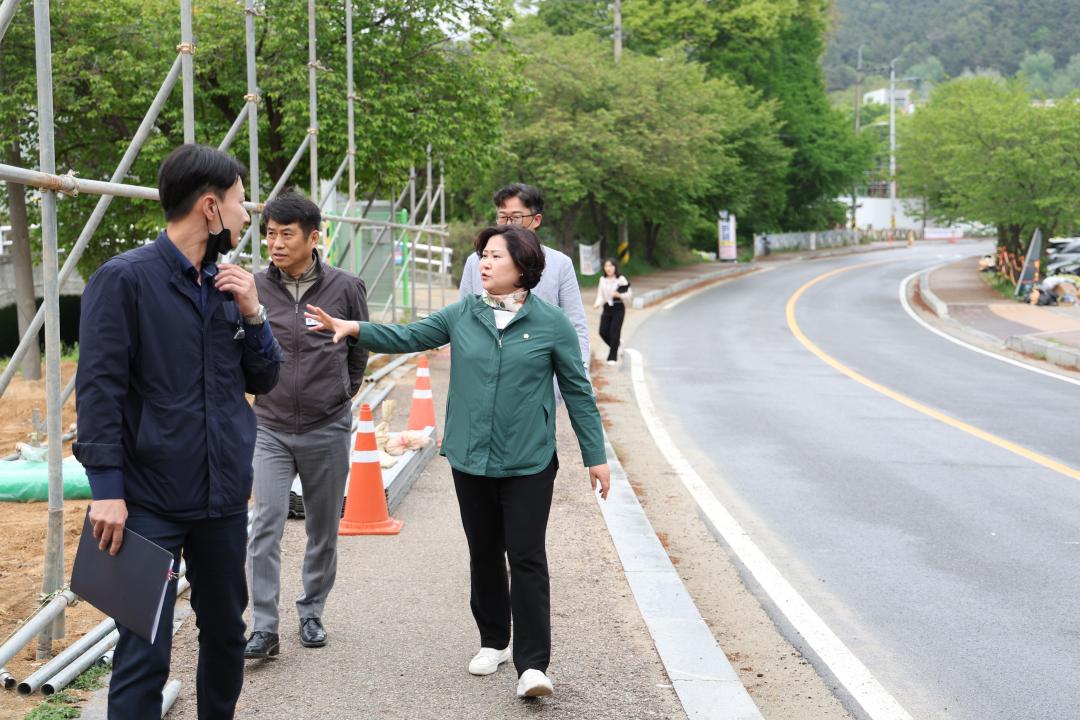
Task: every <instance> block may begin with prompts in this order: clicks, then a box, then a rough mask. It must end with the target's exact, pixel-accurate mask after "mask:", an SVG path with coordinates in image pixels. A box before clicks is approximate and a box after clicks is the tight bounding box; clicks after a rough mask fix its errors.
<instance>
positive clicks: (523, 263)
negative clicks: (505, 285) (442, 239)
mask: <svg viewBox="0 0 1080 720" xmlns="http://www.w3.org/2000/svg"><path fill="white" fill-rule="evenodd" d="M498 235H502V237H503V240H505V241H506V251H507V252H509V253H510V259H511V260H512V261H513V262H514V267H516V268H517V269H518V272H520V273H521V279H520V280H519V281H518V282H517V283H516V287H519V288H525V289H526V290H532V289H533V288H534V287H536V286H537V285H539V284H540V276H541V275H542V274H543V273H544V248H543V246H542V245H540V238H538V237H536V233H534V232H533V231H532V230H528V229H526V228H523V227H519V226H517V225H496V226H495V227H489V228H485V229H483V230H481V231H480V234H479V235H477V236H476V254H477V255H481V256H482V255H483V254H484V248H486V247H487V244H488V240H491V238H493V237H496V236H498Z"/></svg>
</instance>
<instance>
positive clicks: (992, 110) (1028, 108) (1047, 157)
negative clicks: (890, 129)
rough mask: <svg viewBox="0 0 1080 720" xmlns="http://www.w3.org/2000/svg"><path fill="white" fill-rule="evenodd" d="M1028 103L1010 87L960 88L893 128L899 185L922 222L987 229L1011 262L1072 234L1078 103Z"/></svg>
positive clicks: (974, 83) (990, 83)
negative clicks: (928, 218)
mask: <svg viewBox="0 0 1080 720" xmlns="http://www.w3.org/2000/svg"><path fill="white" fill-rule="evenodd" d="M1077 99H1078V98H1077V97H1076V96H1070V97H1069V98H1067V99H1066V100H1063V101H1059V102H1057V103H1053V104H1049V105H1048V104H1042V103H1033V102H1032V101H1031V98H1030V96H1029V95H1028V93H1027V91H1026V89H1025V88H1024V86H1023V85H1022V84H1021V83H1020V82H1018V81H1010V82H1004V81H1001V80H998V79H994V78H963V79H959V80H954V81H952V82H950V83H947V84H945V85H941V86H939V87H937V88H936V89H935V90H934V93H933V95H932V96H931V99H930V102H929V103H928V104H927V105H926V106H925V107H924V108H920V109H919V112H917V113H915V115H914V116H912V117H911V118H910V119H909V122H908V123H906V124H905V125H903V126H901V128H900V130H901V137H900V142H899V145H900V150H899V157H898V164H899V167H900V168H901V178H900V181H901V184H903V185H905V186H906V187H907V188H908V189H909V190H910V191H912V192H913V193H916V194H919V195H923V196H924V197H926V198H927V200H928V202H929V206H930V212H931V214H932V215H934V216H936V217H939V218H941V219H943V220H946V221H972V222H978V223H984V224H987V225H991V226H993V227H996V228H997V231H998V241H999V243H1000V244H1002V245H1004V246H1005V247H1007V248H1008V249H1009V250H1010V251H1012V252H1020V251H1022V250H1023V248H1024V247H1025V245H1026V243H1027V240H1028V238H1029V237H1030V236H1031V233H1032V232H1033V231H1034V230H1035V229H1036V228H1041V229H1042V231H1043V235H1044V236H1050V235H1054V234H1062V233H1071V232H1073V231H1074V230H1075V229H1076V228H1077V227H1078V225H1080V173H1077V172H1076V168H1077V163H1078V161H1080V157H1078V155H1077V152H1078V151H1077V148H1078V147H1080V103H1078V102H1076V100H1077Z"/></svg>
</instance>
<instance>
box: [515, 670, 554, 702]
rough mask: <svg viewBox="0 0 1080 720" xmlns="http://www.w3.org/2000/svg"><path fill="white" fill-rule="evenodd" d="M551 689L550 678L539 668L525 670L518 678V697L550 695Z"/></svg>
mask: <svg viewBox="0 0 1080 720" xmlns="http://www.w3.org/2000/svg"><path fill="white" fill-rule="evenodd" d="M553 690H554V688H552V687H551V680H550V679H549V678H548V676H547V675H545V674H544V673H542V672H540V671H539V670H526V671H525V672H523V673H521V677H519V678H518V686H517V695H518V697H543V696H544V695H550V694H551V693H552V692H553Z"/></svg>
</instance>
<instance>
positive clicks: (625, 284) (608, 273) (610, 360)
mask: <svg viewBox="0 0 1080 720" xmlns="http://www.w3.org/2000/svg"><path fill="white" fill-rule="evenodd" d="M630 295H631V291H630V281H629V280H627V279H626V276H625V275H620V274H619V266H618V265H617V264H616V263H615V259H614V258H608V259H607V260H605V261H604V274H603V276H601V278H600V282H599V284H597V286H596V302H594V303H593V307H594V308H598V307H600V306H603V308H604V311H603V313H602V314H601V315H600V338H601V339H602V340H603V341H604V342H605V343H607V346H608V356H607V364H608V365H614V364H615V363H617V362H618V361H619V340H620V337H621V335H622V324H623V319H624V318H625V317H626V303H628V302H630Z"/></svg>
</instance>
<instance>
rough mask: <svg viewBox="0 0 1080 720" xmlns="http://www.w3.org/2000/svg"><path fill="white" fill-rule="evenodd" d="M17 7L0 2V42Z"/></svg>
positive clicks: (13, 1) (8, 1) (15, 1)
mask: <svg viewBox="0 0 1080 720" xmlns="http://www.w3.org/2000/svg"><path fill="white" fill-rule="evenodd" d="M347 1H348V0H346V2H347ZM18 7H19V0H4V1H3V2H2V3H0V42H3V41H4V34H5V33H6V32H7V30H8V28H9V27H11V21H12V19H13V18H14V17H15V10H16V9H18Z"/></svg>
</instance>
